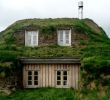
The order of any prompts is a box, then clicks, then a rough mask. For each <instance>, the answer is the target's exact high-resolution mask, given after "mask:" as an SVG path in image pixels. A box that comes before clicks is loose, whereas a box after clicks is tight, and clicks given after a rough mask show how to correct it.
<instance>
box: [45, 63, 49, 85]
mask: <svg viewBox="0 0 110 100" xmlns="http://www.w3.org/2000/svg"><path fill="white" fill-rule="evenodd" d="M45 76H46V77H45V83H46V84H45V86H46V87H48V64H46V65H45Z"/></svg>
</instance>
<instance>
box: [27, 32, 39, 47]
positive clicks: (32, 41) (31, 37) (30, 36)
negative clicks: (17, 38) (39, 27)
mask: <svg viewBox="0 0 110 100" xmlns="http://www.w3.org/2000/svg"><path fill="white" fill-rule="evenodd" d="M25 46H31V47H35V46H38V31H26V32H25Z"/></svg>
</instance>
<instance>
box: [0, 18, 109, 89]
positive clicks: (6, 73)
mask: <svg viewBox="0 0 110 100" xmlns="http://www.w3.org/2000/svg"><path fill="white" fill-rule="evenodd" d="M109 44H110V40H109V38H108V37H107V36H106V34H105V32H104V31H103V29H102V28H100V27H99V26H98V25H97V24H95V23H94V22H93V21H92V20H90V19H82V20H79V19H73V18H56V19H51V18H50V19H25V20H20V21H17V22H15V23H14V24H12V25H11V26H9V27H8V28H7V29H6V30H4V31H2V32H1V33H0V86H1V87H5V86H7V87H13V86H14V87H23V88H39V87H55V88H74V89H78V88H79V87H81V86H89V87H92V85H91V84H92V83H94V84H96V85H97V81H100V80H102V78H103V77H102V76H101V75H104V76H105V77H106V76H108V75H109V74H108V73H109V65H110V59H109V56H108V55H109V49H108V48H110V47H109ZM105 51H106V53H105ZM106 54H107V56H106ZM103 57H104V59H103ZM105 67H106V69H105ZM98 79H100V80H98ZM94 80H95V81H94ZM105 81H106V84H109V77H106V79H105V78H104V79H103V81H100V84H102V85H104V84H105V83H104V82H105Z"/></svg>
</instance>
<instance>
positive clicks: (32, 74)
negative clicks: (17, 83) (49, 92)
mask: <svg viewBox="0 0 110 100" xmlns="http://www.w3.org/2000/svg"><path fill="white" fill-rule="evenodd" d="M38 81H39V71H28V83H27V84H28V86H38V85H39V84H38Z"/></svg>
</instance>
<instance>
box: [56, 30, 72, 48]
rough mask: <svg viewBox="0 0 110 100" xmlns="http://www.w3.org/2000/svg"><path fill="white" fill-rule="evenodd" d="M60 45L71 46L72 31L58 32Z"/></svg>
mask: <svg viewBox="0 0 110 100" xmlns="http://www.w3.org/2000/svg"><path fill="white" fill-rule="evenodd" d="M58 44H59V45H60V46H71V30H58Z"/></svg>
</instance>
